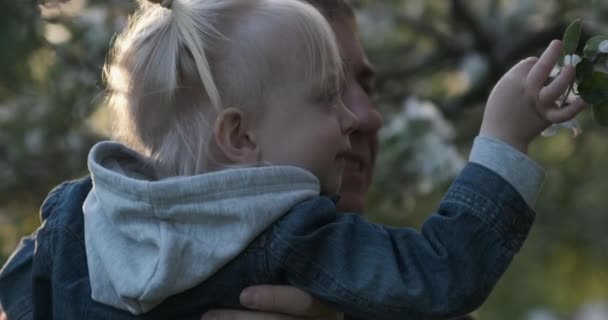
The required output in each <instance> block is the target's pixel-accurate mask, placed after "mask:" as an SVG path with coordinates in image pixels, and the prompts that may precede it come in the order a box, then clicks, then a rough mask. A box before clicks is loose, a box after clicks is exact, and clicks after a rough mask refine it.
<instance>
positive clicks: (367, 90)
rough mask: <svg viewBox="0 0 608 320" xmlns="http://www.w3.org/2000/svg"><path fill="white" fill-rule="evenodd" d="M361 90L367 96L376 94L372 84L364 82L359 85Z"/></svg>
mask: <svg viewBox="0 0 608 320" xmlns="http://www.w3.org/2000/svg"><path fill="white" fill-rule="evenodd" d="M361 88H362V89H363V91H365V93H367V95H370V96H371V95H373V94H374V93H375V92H376V86H375V85H374V83H372V82H365V83H362V84H361Z"/></svg>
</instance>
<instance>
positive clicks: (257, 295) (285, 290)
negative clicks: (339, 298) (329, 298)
mask: <svg viewBox="0 0 608 320" xmlns="http://www.w3.org/2000/svg"><path fill="white" fill-rule="evenodd" d="M240 301H241V304H242V305H243V306H244V307H247V308H250V309H252V310H255V311H242V310H212V311H209V312H207V313H205V314H204V315H203V317H202V318H201V320H245V319H246V320H298V319H322V320H342V319H344V314H343V313H340V312H336V311H334V310H332V309H331V308H329V307H328V306H327V305H326V304H324V303H323V302H321V301H319V300H317V299H315V298H313V297H312V296H311V295H309V294H308V293H306V292H304V291H301V290H299V289H296V288H294V287H288V286H254V287H249V288H246V289H245V290H243V291H242V292H241V296H240Z"/></svg>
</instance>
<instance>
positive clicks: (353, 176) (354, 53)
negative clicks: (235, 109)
mask: <svg viewBox="0 0 608 320" xmlns="http://www.w3.org/2000/svg"><path fill="white" fill-rule="evenodd" d="M306 1H307V2H309V3H310V4H312V5H314V6H315V7H317V9H319V11H321V12H322V13H323V15H324V16H325V17H326V18H327V20H328V21H329V23H330V25H331V27H332V29H333V30H334V32H335V35H336V39H337V41H338V44H339V47H340V51H341V54H342V58H343V60H344V67H345V75H346V84H345V88H344V92H343V94H342V100H343V102H344V104H345V105H346V107H347V108H348V109H349V110H350V111H351V112H352V113H353V114H355V116H356V117H357V118H358V119H359V128H358V130H356V131H355V132H353V133H352V134H351V136H350V141H351V144H352V151H351V153H350V154H349V156H350V158H349V162H348V165H347V166H346V168H345V170H344V176H343V180H342V187H341V190H340V202H338V208H339V209H340V210H341V211H344V212H365V206H366V196H367V191H368V188H369V186H370V184H371V181H372V176H373V172H374V163H375V160H376V154H377V151H378V130H379V129H380V127H381V126H382V117H381V115H380V113H379V112H378V110H377V109H376V106H375V105H374V103H373V102H372V100H371V96H372V95H373V90H374V77H375V73H374V69H373V67H372V66H371V64H370V63H369V61H368V58H367V56H366V55H365V52H364V51H363V48H362V46H361V42H360V40H359V38H358V36H357V25H356V19H355V16H354V12H353V9H352V7H351V6H350V5H349V4H348V3H347V1H346V0H306ZM241 303H242V304H243V305H244V306H246V307H249V308H251V309H254V310H259V312H256V311H237V310H216V311H212V312H208V313H207V314H205V315H204V316H203V318H202V320H213V319H215V320H240V319H248V320H295V319H343V318H344V315H343V314H341V313H338V312H336V311H334V310H332V309H331V308H329V307H328V306H327V305H325V304H323V303H322V302H320V301H318V300H315V299H314V298H313V297H311V296H310V295H308V294H307V293H305V292H303V291H300V290H298V289H296V288H292V287H285V286H256V287H250V288H248V289H245V290H243V292H242V293H241ZM353 316H356V315H353ZM346 318H349V316H348V315H347V316H346ZM466 319H472V318H471V317H470V316H465V317H462V318H459V320H466Z"/></svg>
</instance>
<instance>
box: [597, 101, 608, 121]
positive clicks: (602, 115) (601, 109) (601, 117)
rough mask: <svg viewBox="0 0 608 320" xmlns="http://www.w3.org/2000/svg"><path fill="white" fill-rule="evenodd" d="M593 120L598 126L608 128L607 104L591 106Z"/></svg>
mask: <svg viewBox="0 0 608 320" xmlns="http://www.w3.org/2000/svg"><path fill="white" fill-rule="evenodd" d="M593 119H595V122H596V123H597V124H599V125H600V126H608V102H604V103H602V104H596V105H593Z"/></svg>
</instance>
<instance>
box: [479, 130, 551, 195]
mask: <svg viewBox="0 0 608 320" xmlns="http://www.w3.org/2000/svg"><path fill="white" fill-rule="evenodd" d="M469 161H471V162H475V163H479V164H481V165H482V166H484V167H486V168H488V169H490V170H492V171H494V172H496V173H497V174H498V175H500V176H501V177H503V178H504V179H505V180H507V181H508V182H509V183H510V184H511V185H513V187H514V188H515V190H517V191H518V192H519V193H520V194H521V195H522V197H523V198H524V199H525V200H526V202H527V203H528V205H529V206H533V205H534V203H535V202H536V197H537V196H538V193H539V191H540V189H541V186H542V182H543V178H544V170H543V168H542V167H541V166H540V165H538V164H537V163H536V162H534V161H533V160H532V159H530V158H529V157H528V156H527V155H525V154H523V153H521V152H520V151H518V150H517V149H515V148H513V147H512V146H511V145H509V144H507V143H504V142H502V141H501V140H499V139H496V138H494V137H490V136H478V137H477V138H475V142H474V144H473V149H472V150H471V154H470V156H469Z"/></svg>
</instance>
